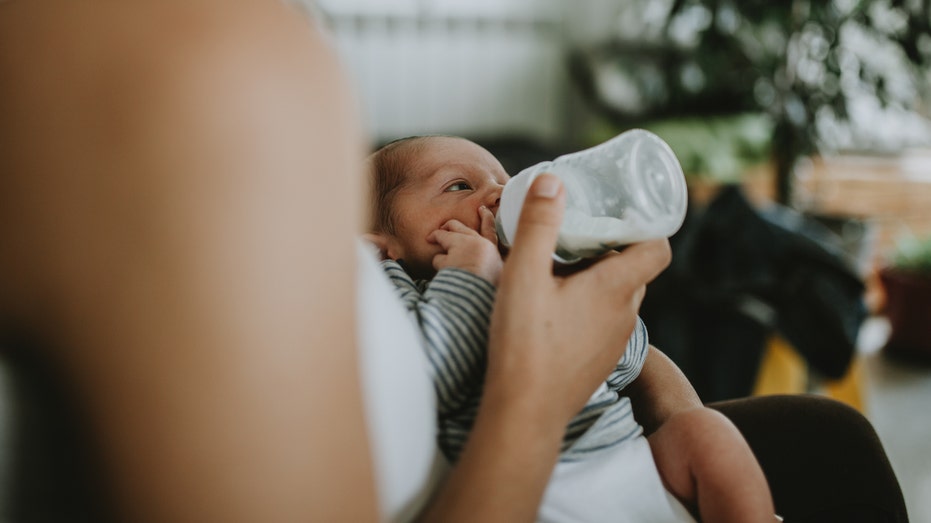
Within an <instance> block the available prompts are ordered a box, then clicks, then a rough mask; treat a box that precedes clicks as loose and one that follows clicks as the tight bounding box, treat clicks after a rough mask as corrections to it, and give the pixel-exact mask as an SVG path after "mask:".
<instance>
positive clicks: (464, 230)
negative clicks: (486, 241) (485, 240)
mask: <svg viewBox="0 0 931 523" xmlns="http://www.w3.org/2000/svg"><path fill="white" fill-rule="evenodd" d="M440 230H443V231H449V232H455V233H459V234H475V231H474V230H472V228H471V227H468V226H466V225H465V224H464V223H462V222H460V221H459V220H449V221H448V222H446V223H444V224H443V226H442V227H441V228H440Z"/></svg>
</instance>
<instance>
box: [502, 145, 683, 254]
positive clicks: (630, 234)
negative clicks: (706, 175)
mask: <svg viewBox="0 0 931 523" xmlns="http://www.w3.org/2000/svg"><path fill="white" fill-rule="evenodd" d="M541 173H551V174H554V175H556V176H557V177H559V179H560V180H562V183H563V187H564V188H565V192H566V212H565V215H564V217H563V222H562V226H561V227H560V229H559V239H558V240H557V244H556V252H555V253H554V254H553V258H554V259H555V260H556V261H557V262H560V263H563V264H570V263H575V262H577V261H579V260H581V259H582V258H590V257H594V256H598V255H600V254H603V253H605V252H607V251H609V250H611V249H614V248H616V247H620V246H623V245H629V244H632V243H636V242H641V241H644V240H650V239H655V238H664V237H668V236H671V235H672V234H673V233H675V232H676V231H677V230H678V229H679V227H681V226H682V221H683V220H684V219H685V211H686V207H687V204H688V201H687V189H686V185H685V176H684V175H683V173H682V167H681V166H680V165H679V161H678V159H676V155H675V154H674V153H673V152H672V149H670V148H669V145H668V144H666V142H664V141H663V140H662V139H661V138H660V137H658V136H656V135H655V134H653V133H651V132H649V131H645V130H643V129H633V130H630V131H626V132H624V133H621V134H619V135H618V136H615V137H614V138H612V139H610V140H608V141H607V142H604V143H602V144H600V145H596V146H595V147H592V148H590V149H586V150H584V151H579V152H576V153H572V154H567V155H563V156H560V157H558V158H556V159H555V160H553V161H548V162H542V163H538V164H537V165H534V166H533V167H528V168H526V169H524V170H523V171H521V172H520V173H518V174H517V175H516V176H514V177H513V178H511V180H510V181H508V183H507V184H506V185H505V186H504V192H503V193H502V194H501V203H500V206H499V207H498V215H497V217H496V219H495V223H496V226H497V229H498V239H499V241H501V242H502V243H503V244H504V245H505V246H510V244H511V243H513V239H514V233H515V232H516V230H517V219H518V217H519V216H520V209H521V206H522V205H523V203H524V198H525V196H526V195H527V189H528V188H529V187H530V185H531V183H533V180H534V179H535V178H536V177H537V176H539V175H540V174H541Z"/></svg>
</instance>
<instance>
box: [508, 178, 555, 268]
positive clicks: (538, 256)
mask: <svg viewBox="0 0 931 523" xmlns="http://www.w3.org/2000/svg"><path fill="white" fill-rule="evenodd" d="M565 204H566V195H565V190H564V189H563V187H562V182H561V181H560V180H559V178H557V177H556V176H554V175H552V174H546V173H544V174H541V175H540V176H538V177H537V178H536V180H534V181H533V184H532V185H531V186H530V190H528V191H527V196H526V198H525V199H524V204H523V207H522V208H521V213H520V218H519V219H518V221H517V230H516V231H515V233H514V241H513V242H512V245H511V251H510V253H509V254H508V263H507V264H505V270H506V271H507V270H511V271H513V270H518V269H517V268H519V271H520V272H521V273H523V274H540V273H541V272H543V273H547V274H549V273H550V272H551V271H552V267H553V250H554V249H555V247H556V239H557V237H558V236H559V226H560V225H561V224H562V218H563V212H564V210H565Z"/></svg>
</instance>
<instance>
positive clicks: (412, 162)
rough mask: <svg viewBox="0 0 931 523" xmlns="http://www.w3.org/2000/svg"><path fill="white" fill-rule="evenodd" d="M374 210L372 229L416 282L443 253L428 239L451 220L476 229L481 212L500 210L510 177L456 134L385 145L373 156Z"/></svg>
mask: <svg viewBox="0 0 931 523" xmlns="http://www.w3.org/2000/svg"><path fill="white" fill-rule="evenodd" d="M369 168H370V171H371V177H372V178H371V179H372V190H371V194H372V197H373V200H374V201H373V206H372V209H373V212H372V218H371V223H370V225H369V230H370V232H372V233H373V234H375V235H376V236H377V237H378V238H379V240H380V243H381V246H382V250H383V251H384V252H385V254H386V255H387V256H388V257H389V258H391V259H394V260H404V264H405V268H406V269H407V270H408V272H410V274H411V275H412V276H414V277H417V278H429V277H431V276H432V275H433V274H434V273H435V271H434V269H433V257H434V256H436V255H437V254H440V253H441V252H442V249H441V248H440V246H439V245H437V244H436V243H432V242H429V241H427V236H428V235H429V234H430V233H431V232H433V231H434V230H436V229H439V228H440V227H441V226H442V225H443V224H445V223H446V222H447V221H449V220H453V219H455V220H458V221H460V222H462V223H463V224H464V225H466V226H467V227H470V228H472V229H474V230H476V231H478V230H479V225H480V223H481V219H480V215H479V208H480V207H482V206H485V207H487V208H488V209H489V210H491V211H492V212H493V213H497V211H498V203H499V199H500V197H501V190H502V189H503V188H504V184H505V183H507V181H508V175H507V173H506V172H505V171H504V167H502V166H501V163H500V162H498V160H497V159H496V158H495V157H494V156H493V155H492V154H491V153H489V152H488V151H486V150H485V149H484V148H482V147H481V146H479V145H477V144H475V143H473V142H471V141H469V140H466V139H464V138H457V137H452V136H417V137H411V138H404V139H402V140H397V141H394V142H391V143H389V144H388V145H385V146H384V147H382V148H381V149H379V150H378V151H376V152H375V153H373V154H372V155H371V156H370V157H369Z"/></svg>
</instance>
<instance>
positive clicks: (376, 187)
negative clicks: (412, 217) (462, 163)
mask: <svg viewBox="0 0 931 523" xmlns="http://www.w3.org/2000/svg"><path fill="white" fill-rule="evenodd" d="M437 136H444V135H418V136H408V137H406V138H399V139H397V140H394V141H391V142H388V143H386V144H385V145H383V146H381V147H380V148H378V150H376V151H375V152H374V153H372V154H371V155H370V156H369V158H368V164H369V177H370V180H371V190H370V194H371V198H372V215H371V219H370V221H371V223H370V224H369V230H370V232H376V233H387V234H396V233H397V230H396V227H397V216H396V209H395V207H394V199H395V196H396V195H397V192H398V190H400V189H402V188H403V187H404V186H405V185H406V184H407V182H408V180H409V177H408V172H409V171H410V168H411V160H412V158H413V157H414V156H416V154H417V153H419V152H421V151H422V148H423V145H424V142H425V141H426V140H428V139H430V138H435V137H437Z"/></svg>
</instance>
